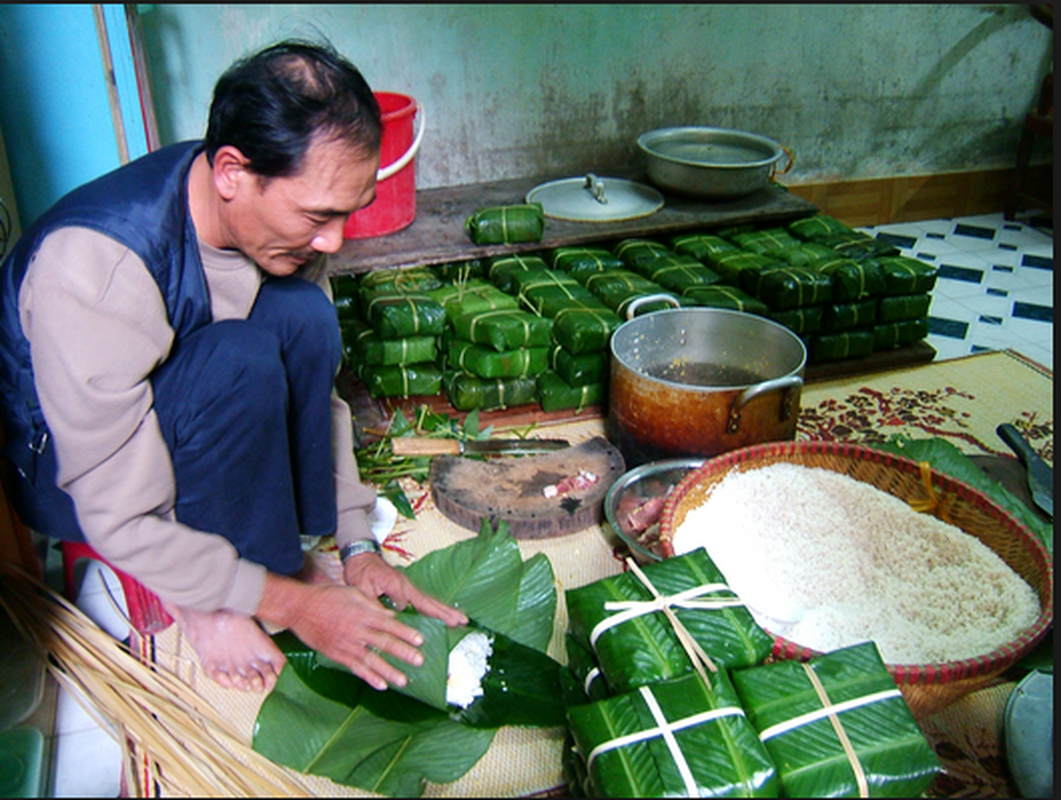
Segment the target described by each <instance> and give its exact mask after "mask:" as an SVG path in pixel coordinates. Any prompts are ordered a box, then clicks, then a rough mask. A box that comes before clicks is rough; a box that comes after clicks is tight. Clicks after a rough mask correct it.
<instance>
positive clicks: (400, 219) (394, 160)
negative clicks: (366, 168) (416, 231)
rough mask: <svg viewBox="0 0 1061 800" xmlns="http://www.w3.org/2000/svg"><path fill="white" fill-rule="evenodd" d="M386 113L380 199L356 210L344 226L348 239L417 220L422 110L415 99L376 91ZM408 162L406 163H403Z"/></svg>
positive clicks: (384, 231) (378, 178)
mask: <svg viewBox="0 0 1061 800" xmlns="http://www.w3.org/2000/svg"><path fill="white" fill-rule="evenodd" d="M374 94H375V96H376V101H377V102H378V103H379V107H380V111H381V112H383V136H382V139H381V140H380V157H379V172H378V173H377V176H376V199H375V201H373V203H372V205H370V206H368V207H367V208H362V209H361V210H359V211H355V212H354V213H353V214H351V215H350V216H349V218H347V220H346V224H345V225H344V226H343V238H344V239H369V238H371V237H373V236H384V235H385V234H388V233H394V232H395V231H400V230H402V228H407V227H409V225H411V224H412V222H413V220H414V219H415V218H416V159H415V156H416V151H417V149H418V148H419V147H420V139H421V138H422V137H423V134H424V122H423V119H422V115H421V120H420V133H419V134H418V135H417V136H416V137H415V139H414V137H413V117H414V116H416V113H417V111H419V110H420V107H419V106H418V105H417V104H416V101H415V100H413V98H411V97H409V96H407V95H404V94H394V93H393V92H375V93H374ZM402 162H404V163H402Z"/></svg>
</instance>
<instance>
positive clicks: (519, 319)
mask: <svg viewBox="0 0 1061 800" xmlns="http://www.w3.org/2000/svg"><path fill="white" fill-rule="evenodd" d="M452 324H453V332H454V334H455V336H456V338H457V339H464V340H466V341H469V342H473V343H474V344H481V345H484V346H488V347H492V348H494V349H495V350H497V351H499V352H502V351H505V350H516V349H518V348H521V347H548V346H549V345H550V344H552V341H553V321H552V320H551V319H547V318H545V317H539V316H537V315H536V314H531V313H530V312H529V311H521V310H512V309H503V310H500V311H481V312H474V313H471V314H462V315H460V316H458V317H455V318H453V320H452Z"/></svg>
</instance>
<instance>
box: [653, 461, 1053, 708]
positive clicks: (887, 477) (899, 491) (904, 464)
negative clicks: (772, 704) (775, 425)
mask: <svg viewBox="0 0 1061 800" xmlns="http://www.w3.org/2000/svg"><path fill="white" fill-rule="evenodd" d="M777 463H787V464H798V465H802V466H806V467H819V468H822V469H828V470H832V471H833V472H838V473H841V474H844V475H847V476H849V477H851V478H854V479H855V480H858V481H862V482H863V483H867V484H870V485H871V486H875V487H876V488H878V489H881V490H883V491H885V492H888V493H890V494H892V495H894V496H895V497H898V498H900V499H902V500H906V501H908V502H911V501H914V502H916V501H925V500H931V499H932V497H931V496H930V494H929V490H928V488H927V487H926V483H925V479H924V476H923V474H922V469H921V466H920V465H919V464H918V463H917V462H915V461H913V460H911V459H908V458H903V457H901V456H895V455H891V454H889V453H885V452H882V451H879V450H874V449H872V448H868V447H860V446H857V445H848V444H842V443H837V442H771V443H767V444H761V445H754V446H752V447H746V448H743V449H740V450H734V451H732V452H730V453H726V454H725V455H722V456H718V457H717V458H714V459H711V460H709V461H707V462H705V463H704V464H703V466H701V467H700V468H699V469H698V470H696V471H694V472H691V473H690V474H689V475H687V476H686V477H685V478H684V479H683V480H682V482H681V483H679V484H678V485H677V486H676V487H675V488H674V490H673V491H672V492H671V494H670V495H669V497H668V499H667V502H666V504H665V505H664V508H663V514H662V517H661V520H660V543H661V546H662V549H663V554H664V557H667V558H669V557H672V556H673V555H674V548H673V545H672V541H673V536H674V532H675V531H676V530H677V529H678V528H679V527H680V526H681V524H682V523H683V522H684V520H685V517H686V515H687V514H688V513H689V512H690V511H691V510H692V509H694V508H697V507H699V506H701V505H703V503H704V502H706V499H707V497H708V495H709V494H710V492H711V490H712V488H713V487H714V486H715V485H716V484H717V483H718V482H719V481H721V480H722V479H723V478H724V477H725V476H726V474H727V473H729V471H730V470H731V469H734V468H737V467H740V468H741V469H745V470H748V469H756V468H761V467H766V466H769V465H771V464H777ZM929 474H930V479H931V486H932V489H933V490H934V492H935V499H936V500H937V501H939V505H940V507H943V508H946V511H947V514H948V519H949V521H950V522H952V523H953V524H954V525H956V526H957V527H959V528H960V529H961V530H963V531H965V532H966V533H968V534H970V535H972V536H975V537H976V538H977V539H979V540H980V541H981V542H983V543H984V544H985V545H987V546H988V547H990V548H991V549H992V550H993V551H995V553H997V554H998V555H999V557H1000V558H1001V559H1002V560H1003V561H1005V562H1006V564H1008V565H1009V566H1010V567H1011V568H1012V569H1013V570H1014V572H1016V573H1017V574H1018V575H1020V576H1021V577H1022V578H1024V580H1025V581H1027V582H1028V584H1029V585H1030V586H1031V587H1032V589H1034V590H1035V592H1036V594H1037V595H1038V597H1039V608H1040V611H1039V616H1038V617H1037V618H1036V620H1035V622H1034V623H1033V624H1032V625H1031V626H1030V627H1029V628H1027V629H1026V630H1024V631H1023V632H1021V634H1020V635H1018V636H1017V637H1016V638H1015V639H1014V640H1013V641H1011V642H1007V643H1006V644H1004V645H1002V646H1001V647H999V648H997V649H995V650H993V651H992V652H990V653H984V654H983V655H980V656H976V657H974V658H967V659H963V660H961V661H948V662H945V663H939V664H889V665H888V670H889V671H890V672H891V673H892V676H893V677H894V678H895V682H896V684H897V685H898V686H899V688H900V690H901V691H902V692H903V695H904V696H905V698H906V701H907V704H908V705H909V706H910V709H911V711H912V712H913V713H914V715H915V716H917V717H924V716H929V715H931V714H934V713H936V712H938V711H940V710H942V709H943V708H945V707H946V706H948V705H949V704H951V703H953V702H954V701H955V700H958V699H959V698H961V697H963V696H965V695H967V694H969V693H970V692H972V691H975V690H976V689H978V688H981V687H983V686H986V685H988V684H990V683H992V682H994V681H995V680H997V678H998V676H999V675H1001V674H1002V673H1003V672H1005V671H1006V670H1007V669H1008V668H1009V667H1011V666H1013V665H1014V664H1015V663H1016V662H1017V661H1019V660H1020V659H1021V658H1023V657H1024V656H1025V655H1027V654H1028V653H1029V652H1031V650H1032V649H1033V648H1034V647H1035V646H1036V645H1037V644H1038V643H1039V642H1040V641H1042V639H1043V637H1044V636H1046V634H1047V632H1048V631H1049V629H1050V626H1051V625H1052V623H1053V615H1054V611H1053V609H1054V573H1053V563H1052V559H1051V556H1050V554H1049V553H1048V552H1047V550H1046V548H1045V547H1044V546H1043V545H1042V543H1041V542H1040V541H1039V539H1038V538H1037V537H1036V536H1035V535H1034V534H1033V533H1032V532H1031V531H1030V530H1028V528H1027V527H1025V526H1024V525H1023V524H1021V523H1020V522H1018V521H1017V520H1016V519H1015V518H1014V517H1013V516H1011V515H1010V514H1009V513H1007V512H1006V511H1004V510H1003V509H1002V508H1001V507H1000V506H998V505H997V504H996V503H995V502H994V501H992V500H991V499H990V498H988V497H987V496H986V495H984V494H983V493H982V492H979V491H977V490H976V489H973V488H972V487H971V486H969V485H968V484H966V483H963V482H961V481H958V480H955V479H953V478H951V477H949V476H947V475H944V474H942V473H939V472H936V471H935V470H931V471H930V473H929ZM815 655H818V653H816V652H815V651H813V650H811V649H809V648H806V647H803V646H801V645H799V644H797V643H795V642H792V641H789V640H786V639H784V638H783V637H780V636H776V635H775V636H774V649H773V654H772V658H774V659H798V660H803V661H805V660H807V659H809V658H812V657H813V656H815Z"/></svg>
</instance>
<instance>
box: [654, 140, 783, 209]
mask: <svg viewBox="0 0 1061 800" xmlns="http://www.w3.org/2000/svg"><path fill="white" fill-rule="evenodd" d="M637 146H638V148H640V150H641V151H642V152H643V153H644V154H645V157H646V160H647V169H648V177H649V180H651V181H652V182H653V183H654V184H656V185H657V186H659V187H660V188H663V189H669V190H671V191H675V192H680V193H682V194H688V195H693V196H694V197H704V198H710V199H726V198H733V197H741V196H743V195H746V194H751V193H752V192H755V191H757V190H758V189H761V188H763V187H764V186H766V184H767V183H768V182H769V181H770V178H772V177H773V175H774V172H775V171H776V169H777V162H778V161H780V160H781V156H782V155H784V152H785V151H784V148H783V147H781V145H779V144H778V143H777V142H775V141H774V140H772V139H768V138H766V137H765V136H759V135H758V134H754V133H746V132H745V131H737V130H731V129H729V128H699V127H682V128H660V129H658V130H654V131H649V132H648V133H643V134H641V136H639V137H638V139H637Z"/></svg>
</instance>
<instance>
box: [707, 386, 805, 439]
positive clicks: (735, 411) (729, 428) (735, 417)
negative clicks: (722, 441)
mask: <svg viewBox="0 0 1061 800" xmlns="http://www.w3.org/2000/svg"><path fill="white" fill-rule="evenodd" d="M801 386H803V378H802V377H801V376H800V375H783V376H782V377H780V378H773V379H771V380H768V381H763V382H762V383H756V384H753V385H752V386H749V387H748V388H747V389H745V390H744V391H743V392H741V393H740V394H739V395H737V397H736V398H735V399H734V401H733V405H731V406H730V409H729V420H728V421H727V422H726V433H736V432H737V431H738V430H740V414H741V409H742V408H744V406H745V405H746V404H747V403H748V401H750V400H751V399H752V398H753V397H758V396H759V395H761V394H765V393H766V392H782V393H783V394H782V396H781V421H782V422H784V421H785V420H787V419H790V418H791V417H792V411H793V409H792V395H791V391H792V390H793V389H798V388H800V387H801Z"/></svg>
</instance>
